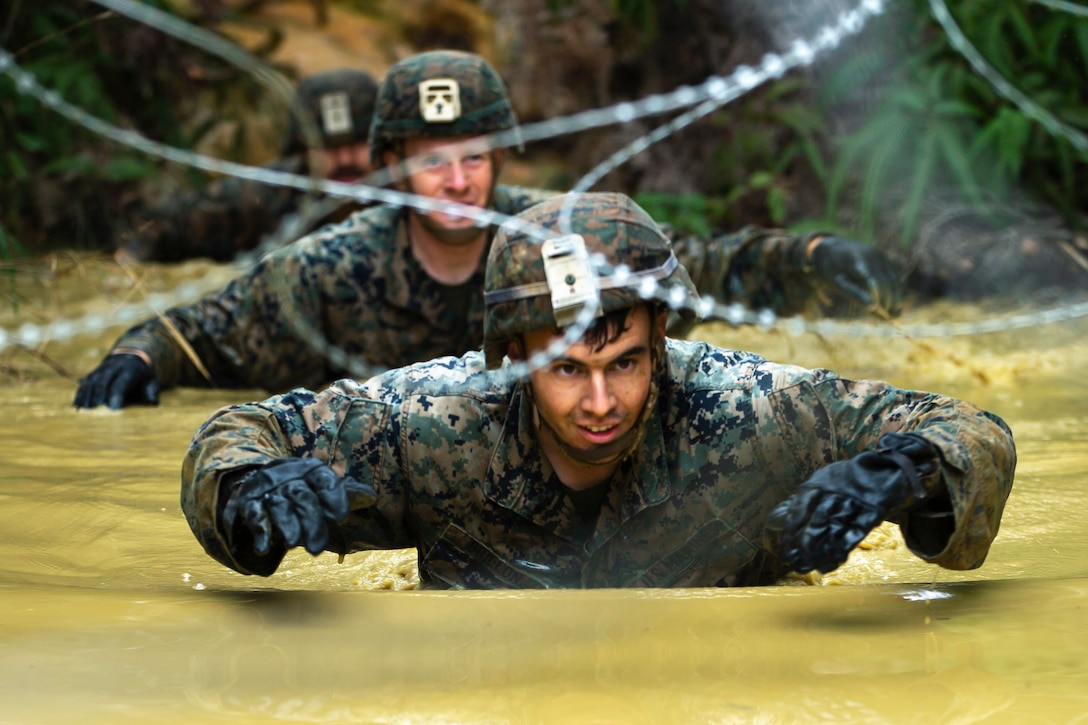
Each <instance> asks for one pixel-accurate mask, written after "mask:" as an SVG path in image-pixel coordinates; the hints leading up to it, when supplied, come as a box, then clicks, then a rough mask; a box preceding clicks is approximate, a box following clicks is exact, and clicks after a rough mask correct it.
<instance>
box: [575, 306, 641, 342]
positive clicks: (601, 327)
mask: <svg viewBox="0 0 1088 725" xmlns="http://www.w3.org/2000/svg"><path fill="white" fill-rule="evenodd" d="M633 309H635V308H634V307H624V308H623V309H619V310H615V311H613V312H609V313H608V314H607V315H605V316H604V317H601V318H598V319H597V320H594V322H593V324H592V325H590V326H589V328H588V329H587V330H586V331H585V334H583V335H582V342H584V343H585V344H586V345H589V346H590V347H591V348H593V352H600V351H601V350H602V349H603V348H604V347H605V346H606V345H609V344H611V343H613V342H615V341H616V340H618V339H619V337H620V335H622V334H623V333H625V332H627V331H628V330H630V329H631V325H630V324H628V322H627V318H628V317H629V316H630V313H631V310H633Z"/></svg>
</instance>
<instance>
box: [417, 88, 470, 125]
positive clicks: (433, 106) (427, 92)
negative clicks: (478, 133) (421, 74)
mask: <svg viewBox="0 0 1088 725" xmlns="http://www.w3.org/2000/svg"><path fill="white" fill-rule="evenodd" d="M419 112H420V114H422V115H423V120H424V121H426V122H427V123H450V122H451V121H456V120H457V119H458V118H460V117H461V86H459V85H458V84H457V81H455V80H454V79H452V78H432V79H430V80H427V81H423V82H422V83H420V84H419Z"/></svg>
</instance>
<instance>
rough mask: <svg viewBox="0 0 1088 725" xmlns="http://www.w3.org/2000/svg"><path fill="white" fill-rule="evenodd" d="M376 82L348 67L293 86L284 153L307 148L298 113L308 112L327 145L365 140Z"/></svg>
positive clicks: (310, 78) (375, 92)
mask: <svg viewBox="0 0 1088 725" xmlns="http://www.w3.org/2000/svg"><path fill="white" fill-rule="evenodd" d="M377 95H378V82H377V81H376V80H374V78H373V77H372V76H370V75H369V74H367V73H364V72H362V71H359V70H354V69H351V68H339V69H336V70H329V71H323V72H321V73H315V74H314V75H312V76H308V77H306V78H304V79H303V80H302V81H300V82H299V84H298V86H297V87H296V88H295V101H294V103H295V105H294V108H293V109H292V112H291V118H290V122H289V124H288V128H287V136H286V138H285V139H284V146H283V155H284V156H291V155H294V154H298V153H301V152H302V151H303V150H305V148H306V142H305V138H304V137H303V132H302V123H301V122H300V121H299V114H300V113H306V114H309V116H310V118H312V119H313V121H314V124H315V125H316V126H317V130H318V131H319V132H320V133H321V139H322V142H323V144H324V146H325V147H326V148H328V147H332V146H339V145H342V144H349V143H366V142H367V139H368V138H369V137H370V118H371V116H373V115H374V99H375V98H376V97H377Z"/></svg>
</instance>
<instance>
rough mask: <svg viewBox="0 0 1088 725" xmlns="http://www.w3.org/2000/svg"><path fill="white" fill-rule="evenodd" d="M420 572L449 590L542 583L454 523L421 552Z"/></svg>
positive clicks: (539, 585) (530, 586)
mask: <svg viewBox="0 0 1088 725" xmlns="http://www.w3.org/2000/svg"><path fill="white" fill-rule="evenodd" d="M420 575H421V576H424V577H430V578H432V579H434V580H435V581H436V582H437V583H440V584H442V585H444V586H446V587H449V588H450V589H504V588H505V589H540V588H543V587H544V584H543V582H541V581H539V580H537V579H534V578H533V577H531V576H529V575H528V574H526V573H525V572H524V571H521V570H519V569H518V568H516V567H514V566H512V565H511V564H510V563H508V562H507V561H505V560H503V559H502V558H501V557H500V556H499V555H498V554H496V553H495V552H494V551H492V550H491V549H490V548H488V547H487V546H486V545H485V544H483V543H482V542H480V541H478V540H476V539H474V538H472V537H471V536H469V535H468V534H467V533H466V532H464V531H462V530H461V529H459V528H458V527H456V526H454V525H453V524H449V525H447V526H446V528H444V529H443V530H442V532H441V533H440V534H439V535H438V538H437V539H436V540H435V542H434V544H433V545H432V546H430V547H429V548H428V549H427V550H426V551H424V552H423V556H422V557H421V560H420Z"/></svg>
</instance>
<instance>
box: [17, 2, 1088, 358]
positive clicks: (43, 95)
mask: <svg viewBox="0 0 1088 725" xmlns="http://www.w3.org/2000/svg"><path fill="white" fill-rule="evenodd" d="M94 2H96V3H98V4H100V5H102V6H104V7H107V8H109V9H111V10H113V11H114V12H118V13H120V14H124V15H126V16H128V17H130V18H132V19H134V20H138V21H139V22H143V23H146V24H148V25H151V26H153V27H155V28H158V29H160V30H162V31H163V32H168V33H170V34H171V35H174V36H175V37H178V38H179V39H182V40H184V41H186V42H190V43H194V44H197V45H199V46H201V47H203V48H205V49H207V50H209V51H210V52H213V53H216V54H218V55H219V56H220V57H223V58H224V59H225V60H227V61H228V62H230V63H232V64H234V65H236V66H238V67H239V68H241V69H243V70H246V71H248V72H250V73H252V74H253V75H254V76H255V77H257V78H258V79H259V80H261V82H263V83H265V84H266V85H267V86H268V87H269V88H270V89H272V90H273V92H275V93H277V94H281V95H283V96H284V97H285V98H287V99H288V100H289V99H290V98H291V94H292V93H293V91H292V89H291V88H290V86H289V85H288V84H287V82H286V80H285V79H284V78H283V77H282V76H281V75H280V74H278V73H276V72H275V71H273V70H271V69H269V68H268V67H267V65H265V64H264V63H263V62H262V61H260V60H259V59H257V58H255V57H253V56H252V55H251V54H249V53H248V52H246V51H245V50H244V49H242V48H240V47H238V46H237V45H235V44H233V43H231V42H230V41H227V40H225V39H223V38H222V37H220V36H217V35H215V34H214V33H210V32H208V31H206V30H204V29H202V28H198V27H196V26H193V25H191V24H189V23H186V22H185V21H183V20H181V19H180V18H177V17H175V16H172V15H169V14H167V13H164V12H162V11H158V10H156V9H154V8H151V7H149V6H146V5H143V4H141V3H136V2H133V1H132V0H94ZM1036 2H1040V3H1042V4H1045V5H1048V6H1051V7H1055V8H1057V9H1062V10H1065V9H1068V10H1069V11H1071V12H1077V10H1074V9H1073V8H1063V7H1060V6H1062V5H1064V3H1060V2H1055V1H1054V0H1036ZM930 4H931V7H932V9H933V12H934V15H935V17H936V18H937V20H938V22H940V24H941V25H942V28H944V30H945V32H946V33H948V35H949V38H950V40H951V41H952V43H953V46H954V47H955V48H956V49H957V50H958V51H959V52H960V53H962V54H963V55H964V57H965V58H967V59H968V61H969V62H971V65H972V67H974V68H975V69H976V71H977V72H979V74H980V75H981V76H982V77H983V78H985V79H986V80H987V81H988V82H989V83H991V85H993V86H994V88H995V89H996V90H998V92H999V93H1001V94H1002V95H1003V96H1005V97H1006V98H1009V100H1010V101H1012V102H1014V103H1016V104H1017V105H1018V106H1019V107H1021V108H1022V110H1024V112H1025V113H1026V114H1028V115H1029V116H1031V117H1032V118H1034V119H1036V120H1037V121H1039V123H1040V124H1042V125H1043V126H1044V128H1046V129H1047V130H1048V131H1049V132H1050V133H1052V134H1055V135H1061V136H1063V137H1065V138H1067V139H1069V140H1070V142H1071V143H1073V144H1074V145H1075V146H1076V147H1077V148H1078V149H1080V150H1084V149H1086V148H1088V140H1086V139H1085V138H1084V136H1083V134H1080V133H1079V132H1077V131H1076V130H1075V129H1072V128H1070V127H1069V126H1067V125H1066V124H1063V123H1062V122H1060V121H1059V120H1058V119H1057V118H1056V117H1054V116H1053V114H1050V113H1049V112H1047V111H1046V110H1045V109H1042V108H1041V107H1040V106H1038V104H1035V103H1033V102H1032V101H1031V100H1030V99H1028V98H1026V97H1025V96H1023V94H1021V93H1019V91H1017V90H1016V89H1015V88H1014V87H1013V86H1011V84H1009V83H1008V82H1007V81H1005V79H1003V78H1001V77H1000V75H998V74H997V73H996V71H994V70H993V69H992V68H990V67H989V65H988V64H986V63H985V61H984V60H982V58H981V55H980V54H978V52H977V50H975V49H974V47H973V46H972V45H971V44H970V42H969V41H968V40H967V39H966V37H965V36H964V35H963V33H962V31H960V30H959V28H958V26H956V25H955V23H954V21H952V19H951V15H950V14H949V12H948V9H947V7H946V6H945V5H944V3H943V2H942V0H930ZM1074 7H1076V6H1074ZM884 9H885V4H884V1H883V0H862V1H861V2H860V3H859V4H858V5H857V6H856V7H854V8H853V9H850V10H848V11H845V12H843V13H842V14H840V15H839V16H838V17H837V18H836V19H835V21H834V22H833V23H830V24H828V25H825V26H823V27H822V28H820V29H819V30H817V31H816V32H815V33H814V35H813V36H812V37H811V38H809V39H797V40H796V41H794V42H793V43H792V45H790V48H789V50H788V51H786V52H785V53H783V54H775V53H768V54H767V55H766V56H764V58H763V60H762V62H761V64H760V65H759V66H758V67H756V68H752V67H749V66H739V67H737V68H736V69H734V71H733V72H732V73H731V74H729V75H728V76H717V75H716V76H712V77H710V78H708V79H707V80H706V81H705V82H703V83H702V84H700V85H698V86H684V87H681V88H677V89H676V90H674V91H672V92H670V93H665V94H656V95H652V96H647V97H644V98H642V99H639V100H637V101H631V102H624V103H619V104H616V105H613V106H608V107H603V108H597V109H591V110H587V111H583V112H579V113H576V114H571V115H568V116H564V117H557V118H553V119H549V120H546V121H542V122H537V123H532V124H526V125H523V126H520V127H518V128H517V129H513V130H509V131H503V132H498V133H494V134H490V135H489V136H487V137H486V138H483V139H479V140H474V141H472V142H469V143H467V144H465V146H466V149H467V150H471V149H474V148H475V149H477V150H484V149H490V148H497V147H505V146H514V145H520V144H522V143H524V142H527V141H536V140H544V139H548V138H553V137H555V136H559V135H565V134H572V133H578V132H581V131H585V130H589V129H593V128H599V127H603V126H609V125H617V124H625V123H629V122H631V121H634V120H636V119H640V118H646V117H652V116H659V115H663V114H667V113H674V112H677V111H683V113H681V114H680V115H678V116H676V117H674V118H672V119H670V120H669V121H668V122H666V123H664V124H662V125H661V126H659V127H657V128H655V129H653V130H652V131H650V132H649V133H646V134H644V135H643V136H641V137H639V138H638V139H636V140H634V141H632V142H631V143H629V144H628V145H627V146H625V147H624V148H622V149H620V150H619V151H617V152H615V153H614V154H612V155H611V156H609V157H608V158H607V159H605V160H604V161H603V162H601V163H600V164H598V165H597V166H596V167H595V168H594V169H592V170H591V171H589V172H588V173H586V174H585V175H583V177H582V178H581V179H579V180H578V181H577V182H576V183H575V185H574V187H573V190H574V191H583V190H587V189H589V188H591V187H592V186H593V185H594V184H595V183H597V182H598V181H599V180H600V179H601V178H603V177H604V176H605V175H607V174H608V173H609V172H610V171H612V170H614V169H615V168H617V167H619V166H621V165H622V164H624V163H626V162H628V161H629V160H630V159H631V158H633V157H634V156H636V155H637V154H639V153H641V152H643V151H645V150H646V149H647V148H648V147H649V146H651V145H652V144H654V143H657V142H660V141H662V140H664V139H666V138H668V137H669V136H671V135H673V134H674V133H676V132H677V131H678V130H680V129H681V128H683V127H685V126H687V125H690V124H692V123H694V122H696V121H698V120H699V119H700V118H703V117H705V116H707V115H709V114H710V113H712V112H713V111H714V110H716V109H718V108H720V107H722V106H723V105H725V104H727V103H729V102H731V101H733V100H735V99H737V98H739V97H741V96H743V95H744V94H745V93H748V92H750V91H751V90H753V89H755V88H756V87H758V86H759V85H761V84H762V83H765V82H766V81H768V80H772V79H774V78H779V77H781V76H782V75H783V74H785V73H786V72H788V71H789V70H791V69H794V68H798V67H804V66H807V65H810V64H811V63H813V62H814V60H815V59H816V58H817V57H818V56H819V55H820V54H822V53H824V52H827V51H829V50H832V49H834V48H837V47H838V46H839V45H840V44H841V42H842V40H843V39H844V38H845V37H847V36H848V35H853V34H857V33H859V32H861V30H862V29H863V28H864V27H865V25H866V23H867V22H868V20H869V19H870V18H872V17H874V16H876V15H879V14H881V13H883V12H884ZM0 73H3V74H5V75H8V76H10V77H11V78H12V79H13V80H14V81H15V87H16V89H17V90H18V91H19V92H20V93H23V94H28V95H31V96H33V97H35V98H37V99H38V100H39V101H40V102H41V103H43V104H44V105H45V106H47V107H48V108H50V109H52V110H54V111H55V112H57V113H59V114H61V115H63V116H64V117H66V118H68V119H69V120H71V121H72V122H73V123H76V124H78V125H80V126H83V127H84V128H87V129H88V130H90V131H92V132H94V133H97V134H99V135H102V136H104V137H106V138H109V139H111V140H113V141H115V142H117V143H120V144H124V145H126V146H129V147H132V148H135V149H137V150H140V151H143V152H144V153H147V154H149V155H153V156H156V157H159V158H163V159H165V160H168V161H171V162H174V163H179V164H183V165H187V166H191V167H194V168H198V169H201V170H205V171H210V172H215V173H219V174H226V175H232V176H236V177H239V178H243V179H248V180H253V181H257V182H261V183H267V184H274V185H279V186H286V187H292V188H296V189H300V190H304V191H307V192H310V193H312V194H317V193H323V194H326V195H328V196H330V197H334V198H338V199H343V198H349V199H355V200H357V201H364V202H365V201H371V202H379V203H386V204H395V205H399V206H410V207H412V208H415V209H418V210H421V211H435V210H438V211H442V212H445V213H449V214H453V215H458V216H464V217H468V218H471V219H473V220H474V221H475V222H476V224H477V225H478V226H481V227H483V226H489V225H498V224H502V223H506V224H509V225H513V227H514V228H521V229H526V230H527V231H530V232H531V234H532V235H535V236H537V237H538V238H540V239H544V238H547V236H549V234H548V232H547V231H546V230H542V229H536V228H531V225H525V224H524V223H523V222H521V221H520V220H518V219H517V218H515V217H511V216H508V215H505V214H501V213H499V212H495V211H493V210H487V209H479V208H477V207H471V206H465V205H462V204H457V203H454V202H445V201H441V202H440V201H436V200H434V199H431V198H429V197H421V196H418V195H415V194H409V193H406V192H402V191H397V190H394V189H389V188H385V184H388V183H389V181H390V177H389V175H388V172H387V171H385V170H380V171H378V172H375V173H373V174H371V175H370V176H368V177H367V178H365V179H363V180H362V181H361V182H353V183H350V184H348V183H343V182H336V181H331V180H326V179H320V178H315V177H312V176H303V175H298V174H291V173H287V172H282V171H275V170H272V169H268V168H263V167H255V166H249V165H245V164H239V163H235V162H230V161H224V160H221V159H215V158H212V157H208V156H204V155H201V154H197V153H194V152H190V151H186V150H184V149H178V148H175V147H171V146H169V145H166V144H162V143H158V142H155V141H152V140H150V139H147V138H146V137H144V136H142V135H140V134H138V133H136V132H134V131H131V130H126V129H122V128H119V127H117V126H114V125H112V124H109V123H107V122H105V121H103V120H102V119H99V118H97V117H95V116H93V115H92V114H89V113H87V112H86V111H84V110H83V109H81V108H79V107H77V106H74V105H72V104H70V103H68V102H67V101H65V100H64V99H63V98H62V97H61V96H60V94H58V93H57V92H56V91H54V90H51V89H47V88H44V87H42V86H41V85H40V84H39V83H38V82H37V80H36V79H35V78H34V76H33V74H31V73H30V72H28V71H26V70H25V69H23V68H21V67H20V66H19V65H18V64H17V63H16V62H15V59H14V56H13V55H12V54H10V53H9V52H7V51H6V50H5V49H4V48H2V47H0ZM288 105H290V103H288ZM685 109H687V110H685ZM302 120H303V126H304V128H305V126H306V125H307V124H309V130H308V131H304V134H306V135H307V136H308V138H307V139H306V140H307V142H308V143H311V144H313V145H317V139H318V138H319V134H317V131H316V126H315V125H314V123H313V119H302ZM326 202H327V200H322V202H320V203H317V204H313V205H311V206H309V207H307V206H305V205H304V206H303V208H302V211H301V212H300V214H297V215H293V216H291V217H288V218H287V219H285V221H284V223H282V224H281V226H280V228H279V229H277V231H276V232H274V233H273V234H271V235H269V236H268V237H266V239H265V240H263V242H262V244H261V245H260V247H259V248H258V251H257V252H253V253H250V254H248V255H243V256H242V257H240V258H239V260H237V262H236V266H238V267H239V268H240V269H241V268H244V267H245V266H248V264H250V263H251V262H252V261H254V260H255V259H256V258H257V256H259V254H261V253H263V252H265V251H268V250H269V249H273V248H276V247H279V246H282V245H283V244H285V243H287V242H290V241H293V240H294V239H296V238H297V237H298V236H299V235H300V234H301V231H300V230H302V229H305V228H306V225H307V223H308V222H309V220H310V218H311V217H312V218H320V216H321V215H322V213H323V211H324V208H323V204H324V203H326ZM561 227H562V228H569V211H568V210H565V212H564V217H563V218H562V221H561ZM597 264H598V265H599V264H600V262H599V260H598V261H597ZM647 282H648V283H649V284H644V285H643V286H642V287H640V289H639V293H640V295H641V296H642V297H643V298H644V299H657V300H660V301H662V302H664V303H665V304H666V305H667V306H669V307H670V308H671V309H674V310H679V309H682V308H687V309H690V310H693V311H694V312H695V313H696V314H697V315H698V316H700V317H702V318H704V319H717V320H723V321H725V322H727V323H729V324H732V325H746V324H749V325H757V326H760V327H763V328H766V329H773V328H778V329H781V330H783V331H784V332H786V333H788V334H792V335H799V334H803V333H816V334H820V335H834V334H849V335H854V336H862V337H901V336H902V337H918V338H921V337H956V336H965V335H978V334H986V333H992V332H999V331H1008V330H1015V329H1022V328H1025V327H1032V326H1037V325H1046V324H1052V323H1055V322H1062V321H1067V320H1072V319H1076V318H1080V317H1084V316H1088V302H1073V303H1067V304H1062V305H1057V306H1054V307H1051V308H1047V309H1044V310H1034V311H1030V312H1026V313H1022V314H1017V315H1011V316H1010V315H1006V316H998V317H992V318H989V319H984V320H977V321H969V322H958V323H941V324H912V325H893V324H888V323H887V322H879V323H866V322H859V321H857V320H851V321H840V320H833V319H824V320H808V319H805V318H802V317H785V318H782V317H779V316H777V315H776V314H775V313H774V312H773V311H771V310H769V309H764V310H752V309H748V308H746V307H744V306H743V305H741V304H738V303H732V304H728V305H726V304H723V303H721V302H720V301H718V300H717V299H714V298H713V297H702V298H698V299H688V298H687V295H686V293H685V292H684V290H682V289H680V288H672V289H671V290H665V289H661V288H659V287H658V286H657V285H656V284H655V283H653V281H652V280H647ZM216 287H217V285H215V284H214V283H211V282H208V283H203V284H202V283H200V282H189V283H185V284H182V285H179V286H177V287H176V288H174V289H173V290H172V291H171V292H170V293H156V294H152V295H149V296H148V297H146V298H145V299H144V300H143V301H141V302H137V303H129V304H126V305H124V306H122V307H120V308H118V309H117V310H115V311H114V312H112V313H111V314H110V315H104V314H98V313H92V314H88V315H86V316H84V317H81V318H78V319H60V320H55V321H53V322H50V323H47V324H41V325H39V324H35V323H30V322H27V323H24V324H23V325H21V326H20V327H19V328H18V329H16V330H6V329H2V328H0V350H3V349H4V348H5V347H7V346H10V345H22V346H26V347H33V346H36V345H38V344H40V343H42V342H44V341H50V340H52V341H58V342H59V341H66V340H69V339H72V338H74V337H77V336H80V335H84V334H93V333H98V332H101V331H103V330H105V329H108V328H109V327H113V326H117V325H127V324H131V323H133V322H136V321H138V320H139V319H141V318H142V317H146V316H149V315H153V314H156V313H159V312H161V311H163V310H165V309H168V308H170V307H175V306H179V305H180V304H182V303H185V302H189V301H192V300H195V299H197V298H199V297H200V296H202V295H204V294H207V293H208V292H211V291H212V290H214V289H215V288H216ZM595 311H596V310H595V308H593V307H592V306H590V307H587V308H584V309H583V310H582V313H581V314H580V315H579V316H578V317H577V319H576V321H575V324H574V325H572V326H571V327H570V328H568V330H567V332H566V335H565V337H564V340H563V341H561V342H557V343H556V345H555V346H553V347H555V348H556V349H554V350H553V349H549V350H548V351H545V353H544V357H543V358H542V359H531V360H530V361H527V366H529V369H531V367H537V366H539V365H541V364H545V363H546V362H547V361H548V360H550V359H553V358H554V357H555V356H556V355H558V354H561V353H562V351H563V348H564V347H565V345H566V344H569V343H571V342H574V341H576V340H577V339H579V338H580V336H581V334H582V332H583V331H584V330H585V328H586V327H587V326H588V325H589V324H591V323H592V320H593V317H594V313H595ZM292 324H294V325H295V327H296V329H295V333H296V334H298V335H299V337H300V338H301V339H303V340H304V341H306V342H307V344H309V345H310V346H312V347H313V348H314V350H316V351H319V352H321V353H323V354H324V355H326V356H327V357H328V359H329V360H330V362H332V363H333V364H334V365H336V366H337V367H339V368H342V369H345V370H347V371H349V372H350V373H351V374H352V375H354V376H355V377H360V378H363V377H368V376H369V375H372V374H374V373H375V372H378V371H379V368H377V366H374V365H372V364H370V363H368V362H367V361H366V360H365V359H362V358H359V357H357V356H353V355H351V354H349V353H348V352H346V351H345V350H343V349H342V348H340V347H338V346H336V345H335V344H334V343H332V342H331V341H329V340H328V339H326V338H325V336H324V335H323V334H322V333H321V332H320V331H319V330H317V329H316V328H314V327H312V326H308V325H306V324H304V323H302V322H301V321H297V320H293V321H292ZM515 372H518V373H520V372H521V371H515Z"/></svg>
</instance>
